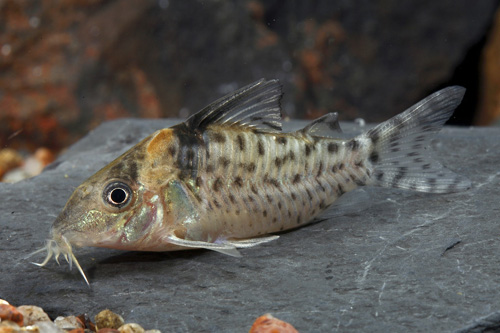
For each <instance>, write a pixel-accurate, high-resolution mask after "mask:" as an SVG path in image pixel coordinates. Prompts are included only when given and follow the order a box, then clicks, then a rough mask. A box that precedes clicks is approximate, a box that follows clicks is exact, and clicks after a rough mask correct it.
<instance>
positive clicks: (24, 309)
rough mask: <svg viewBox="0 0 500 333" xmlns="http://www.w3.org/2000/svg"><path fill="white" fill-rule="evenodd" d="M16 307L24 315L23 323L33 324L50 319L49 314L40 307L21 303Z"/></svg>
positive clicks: (26, 324)
mask: <svg viewBox="0 0 500 333" xmlns="http://www.w3.org/2000/svg"><path fill="white" fill-rule="evenodd" d="M17 309H18V310H19V312H21V313H22V314H23V316H24V325H25V326H28V325H33V324H35V323H37V322H40V321H50V318H49V316H48V315H47V314H46V313H45V311H43V309H42V308H41V307H38V306H34V305H21V306H18V307H17Z"/></svg>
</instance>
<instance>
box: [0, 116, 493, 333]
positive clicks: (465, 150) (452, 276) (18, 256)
mask: <svg viewBox="0 0 500 333" xmlns="http://www.w3.org/2000/svg"><path fill="white" fill-rule="evenodd" d="M173 123H174V122H173V121H159V120H152V121H151V120H118V121H114V122H108V123H105V124H103V125H102V126H100V127H99V128H98V129H96V130H95V131H93V132H91V133H90V134H89V135H88V136H87V137H85V138H84V139H82V140H81V141H80V142H78V143H77V144H75V145H74V146H72V147H71V148H70V149H69V150H68V151H67V152H66V154H64V155H63V156H61V157H60V158H59V159H58V160H57V161H56V162H55V163H54V164H53V165H51V166H49V167H48V169H47V170H46V171H45V172H43V173H42V174H41V175H39V176H38V177H35V178H33V179H29V180H26V181H23V182H20V183H17V184H0V198H1V200H0V244H1V245H0V246H1V252H0V277H1V278H0V298H3V299H6V300H8V301H9V302H11V303H12V304H14V305H22V304H33V305H37V306H41V307H42V308H43V309H45V310H46V312H47V313H48V314H49V315H50V316H51V317H52V319H54V318H55V317H56V316H59V315H70V314H73V315H78V314H81V313H89V314H90V315H91V317H93V316H94V315H95V314H97V312H98V311H99V310H101V309H104V308H109V309H111V310H113V311H115V312H117V313H119V314H121V315H122V316H123V317H124V319H125V321H127V322H137V323H139V324H141V325H143V326H144V327H145V328H158V329H161V330H163V331H164V332H246V331H248V329H249V328H250V326H251V324H252V322H253V321H254V320H255V318H257V317H258V316H260V315H262V314H264V313H267V312H270V313H272V314H273V315H274V316H276V317H278V318H280V319H282V320H285V321H288V322H290V323H291V324H293V325H294V326H295V327H296V328H297V329H298V330H299V331H301V332H331V331H335V330H338V331H344V330H347V329H348V330H350V331H368V330H369V331H379V332H381V331H408V330H411V331H434V332H438V331H448V332H450V331H456V330H460V329H462V330H463V331H474V330H476V331H477V330H478V329H479V326H480V325H483V326H484V325H490V326H491V325H495V324H497V325H498V321H499V319H498V318H500V317H499V315H498V311H499V310H500V297H498V290H500V278H499V276H500V265H499V253H500V221H499V218H498V216H499V213H500V204H499V193H498V186H499V183H500V164H499V162H500V155H499V152H500V129H499V128H472V129H469V128H445V129H444V130H443V131H442V132H440V134H439V135H438V136H437V138H436V140H435V141H434V142H433V144H432V146H433V150H435V156H437V157H439V158H438V159H439V160H440V161H441V162H443V163H444V164H445V165H447V166H449V167H450V168H451V169H453V170H455V171H456V172H458V173H460V174H463V175H466V176H468V177H469V178H470V179H471V180H472V181H473V188H472V189H470V190H468V191H466V192H462V193H457V194H447V195H433V194H425V193H416V192H411V191H402V190H392V189H378V188H377V189H368V192H369V193H370V195H371V200H370V202H369V207H368V208H364V206H365V205H366V201H365V202H364V203H362V204H361V205H360V207H359V210H358V209H351V211H349V212H348V213H347V214H345V215H343V216H338V217H335V218H334V219H332V220H328V221H323V222H320V223H316V224H312V225H309V226H306V227H303V228H300V229H298V230H294V231H291V232H286V233H283V234H282V235H281V237H280V239H279V240H277V241H274V242H271V243H268V244H265V245H262V246H259V247H256V248H251V249H246V250H245V249H243V250H242V251H241V252H242V254H243V257H242V258H233V257H229V256H224V255H222V254H219V253H216V252H210V251H204V250H203V251H202V250H196V251H184V252H170V253H146V252H122V251H117V250H109V249H98V248H84V249H78V250H76V255H77V257H78V259H79V261H80V263H81V265H82V267H83V269H84V270H85V271H86V273H87V276H88V278H89V281H90V283H91V286H90V288H89V287H88V286H87V285H86V284H85V282H84V281H83V279H82V278H81V276H80V275H79V273H78V272H77V271H76V270H75V269H73V271H69V269H68V265H67V264H66V263H64V264H62V265H61V266H60V267H59V266H57V264H56V263H55V262H54V261H53V260H52V261H51V262H50V263H49V264H47V266H46V267H45V268H38V267H36V266H34V265H32V264H30V261H37V262H40V261H41V260H42V259H43V257H44V255H42V254H39V255H36V256H35V257H33V258H30V259H29V260H25V259H23V257H25V256H26V255H28V254H29V253H30V252H32V251H34V250H36V249H38V248H40V247H42V246H43V245H44V240H45V239H46V237H47V236H48V233H49V229H50V226H51V224H52V222H53V220H54V219H55V218H56V215H57V214H58V213H59V212H60V211H61V209H62V208H63V206H64V204H65V202H66V200H67V199H68V197H69V196H70V194H71V192H72V191H73V189H74V188H75V187H76V186H77V185H79V184H80V183H81V182H82V181H84V180H85V179H86V178H87V177H88V176H90V175H91V174H93V173H94V172H95V171H97V170H98V169H99V168H101V167H102V166H104V165H105V164H106V163H108V162H109V161H111V160H112V159H113V158H114V157H116V156H118V155H119V154H121V153H122V152H124V151H125V150H126V149H128V148H129V147H130V146H131V145H132V144H134V143H135V142H137V141H139V140H140V139H141V138H143V137H145V136H146V135H148V134H150V133H151V132H152V131H153V130H155V129H158V128H162V127H167V126H170V125H172V124H173ZM302 125H303V123H302V122H292V123H287V124H286V126H287V127H288V128H293V127H299V126H302ZM347 127H348V128H350V129H351V130H354V131H356V130H359V128H355V126H353V125H351V126H347ZM353 197H356V195H354V196H353ZM485 323H486V324H485Z"/></svg>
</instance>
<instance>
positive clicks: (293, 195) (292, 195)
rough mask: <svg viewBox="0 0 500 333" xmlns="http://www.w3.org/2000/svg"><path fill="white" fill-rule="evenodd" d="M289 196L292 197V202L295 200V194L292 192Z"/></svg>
mask: <svg viewBox="0 0 500 333" xmlns="http://www.w3.org/2000/svg"><path fill="white" fill-rule="evenodd" d="M290 195H291V197H292V200H297V195H296V194H295V193H293V192H292V193H291V194H290Z"/></svg>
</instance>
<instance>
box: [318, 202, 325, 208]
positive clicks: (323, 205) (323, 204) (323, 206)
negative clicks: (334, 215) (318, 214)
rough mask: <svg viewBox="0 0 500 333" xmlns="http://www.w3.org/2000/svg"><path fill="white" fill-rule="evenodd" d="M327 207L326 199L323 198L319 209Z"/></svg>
mask: <svg viewBox="0 0 500 333" xmlns="http://www.w3.org/2000/svg"><path fill="white" fill-rule="evenodd" d="M325 208H326V205H325V201H324V200H321V202H320V203H319V209H325Z"/></svg>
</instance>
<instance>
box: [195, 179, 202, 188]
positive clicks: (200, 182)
mask: <svg viewBox="0 0 500 333" xmlns="http://www.w3.org/2000/svg"><path fill="white" fill-rule="evenodd" d="M202 184H203V180H202V179H201V177H196V181H195V185H196V187H200V186H201V185H202Z"/></svg>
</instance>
